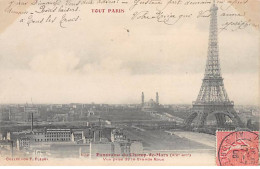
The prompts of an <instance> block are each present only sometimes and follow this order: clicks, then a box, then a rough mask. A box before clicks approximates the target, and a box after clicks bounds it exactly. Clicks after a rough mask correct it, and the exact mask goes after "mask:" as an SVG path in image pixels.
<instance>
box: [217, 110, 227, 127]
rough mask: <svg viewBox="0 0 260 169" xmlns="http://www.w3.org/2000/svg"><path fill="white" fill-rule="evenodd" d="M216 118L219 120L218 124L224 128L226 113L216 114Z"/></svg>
mask: <svg viewBox="0 0 260 169" xmlns="http://www.w3.org/2000/svg"><path fill="white" fill-rule="evenodd" d="M215 117H216V120H217V126H218V127H221V128H224V127H225V124H226V118H225V115H224V114H220V113H218V114H215Z"/></svg>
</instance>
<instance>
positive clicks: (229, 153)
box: [216, 131, 259, 166]
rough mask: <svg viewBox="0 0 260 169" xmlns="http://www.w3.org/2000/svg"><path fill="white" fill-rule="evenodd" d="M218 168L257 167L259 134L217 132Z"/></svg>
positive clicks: (250, 132)
mask: <svg viewBox="0 0 260 169" xmlns="http://www.w3.org/2000/svg"><path fill="white" fill-rule="evenodd" d="M216 137H217V165H218V166H256V165H258V161H259V154H258V153H259V149H258V139H259V133H258V132H257V131H256V132H252V131H217V134H216Z"/></svg>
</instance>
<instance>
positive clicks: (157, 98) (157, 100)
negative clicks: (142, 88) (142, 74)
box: [156, 92, 159, 104]
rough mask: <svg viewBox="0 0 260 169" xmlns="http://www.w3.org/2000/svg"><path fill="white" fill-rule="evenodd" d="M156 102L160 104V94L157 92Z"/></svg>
mask: <svg viewBox="0 0 260 169" xmlns="http://www.w3.org/2000/svg"><path fill="white" fill-rule="evenodd" d="M156 103H157V104H159V94H158V92H156Z"/></svg>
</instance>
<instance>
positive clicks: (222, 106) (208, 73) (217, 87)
mask: <svg viewBox="0 0 260 169" xmlns="http://www.w3.org/2000/svg"><path fill="white" fill-rule="evenodd" d="M217 11H218V7H217V5H216V4H215V0H213V2H212V6H211V9H210V13H211V16H210V32H209V44H208V57H207V63H206V69H205V74H204V79H203V83H202V86H201V89H200V92H199V95H198V97H197V100H196V101H195V102H193V105H192V109H191V114H190V116H189V117H188V118H187V119H186V120H185V121H184V125H185V126H186V127H191V125H192V126H193V127H194V128H203V127H204V125H205V122H206V120H207V117H208V116H209V115H213V116H215V118H216V122H217V126H218V127H220V128H225V127H226V126H227V120H231V121H232V125H234V126H236V127H243V123H242V121H241V120H240V118H239V116H238V115H237V113H236V111H235V109H234V102H233V101H230V100H229V98H228V95H227V92H226V90H225V88H224V83H223V78H222V75H221V69H220V63H219V47H218V25H217ZM227 117H229V118H227Z"/></svg>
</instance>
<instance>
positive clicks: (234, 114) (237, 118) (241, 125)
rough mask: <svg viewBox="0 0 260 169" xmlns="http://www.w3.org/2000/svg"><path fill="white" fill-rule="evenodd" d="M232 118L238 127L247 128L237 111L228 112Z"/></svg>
mask: <svg viewBox="0 0 260 169" xmlns="http://www.w3.org/2000/svg"><path fill="white" fill-rule="evenodd" d="M228 112H229V113H230V114H231V115H232V116H233V118H232V121H233V122H234V123H235V125H236V127H242V128H243V127H245V125H244V123H243V122H242V120H241V119H240V117H239V116H238V115H237V112H236V111H235V109H231V110H229V111H228Z"/></svg>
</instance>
